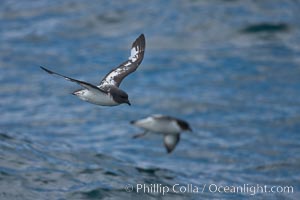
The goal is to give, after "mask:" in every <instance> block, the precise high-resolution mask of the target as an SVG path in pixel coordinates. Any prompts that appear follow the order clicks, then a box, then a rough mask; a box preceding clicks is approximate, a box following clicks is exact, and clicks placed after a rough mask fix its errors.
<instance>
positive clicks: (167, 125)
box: [136, 118, 180, 134]
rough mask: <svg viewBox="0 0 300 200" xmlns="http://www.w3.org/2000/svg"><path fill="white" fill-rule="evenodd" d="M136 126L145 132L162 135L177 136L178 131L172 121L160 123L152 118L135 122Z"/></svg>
mask: <svg viewBox="0 0 300 200" xmlns="http://www.w3.org/2000/svg"><path fill="white" fill-rule="evenodd" d="M136 125H137V126H139V127H141V128H144V129H146V130H149V131H152V132H157V133H163V134H177V133H179V132H180V129H179V127H178V125H177V124H176V122H174V121H169V122H166V121H160V120H155V119H152V118H146V119H142V120H139V121H137V122H136Z"/></svg>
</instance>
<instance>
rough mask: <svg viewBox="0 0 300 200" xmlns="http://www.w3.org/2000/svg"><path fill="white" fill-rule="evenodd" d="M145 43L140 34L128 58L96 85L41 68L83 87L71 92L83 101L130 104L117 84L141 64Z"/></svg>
mask: <svg viewBox="0 0 300 200" xmlns="http://www.w3.org/2000/svg"><path fill="white" fill-rule="evenodd" d="M145 45H146V42H145V36H144V34H141V35H140V36H139V37H138V38H137V39H136V40H135V41H134V42H133V44H132V47H131V53H130V57H129V58H128V60H127V61H125V62H123V63H122V64H121V65H120V66H119V67H117V68H115V69H113V70H111V71H110V72H109V73H108V74H107V75H106V76H105V77H104V78H103V80H102V81H101V82H100V85H98V86H96V85H93V84H90V83H88V82H84V81H80V80H76V79H73V78H70V77H67V76H64V75H61V74H59V73H56V72H53V71H50V70H49V69H46V68H44V67H41V68H42V69H43V70H45V71H46V72H48V73H49V74H55V75H58V76H61V77H63V78H65V79H66V80H68V81H72V82H75V83H77V84H79V85H81V86H82V87H84V89H79V90H76V91H74V92H73V93H72V94H74V95H76V96H78V97H79V98H80V99H81V100H83V101H87V102H89V103H93V104H96V105H101V106H116V105H119V104H122V103H127V104H128V105H131V104H130V102H129V100H128V94H127V93H126V92H124V91H123V90H121V89H120V88H119V86H120V84H121V82H122V80H123V79H124V78H125V77H126V76H127V75H129V74H130V73H132V72H134V71H135V70H136V69H137V68H138V66H139V65H140V64H141V62H142V60H143V58H144V52H145Z"/></svg>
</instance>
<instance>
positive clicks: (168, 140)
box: [164, 133, 180, 153]
mask: <svg viewBox="0 0 300 200" xmlns="http://www.w3.org/2000/svg"><path fill="white" fill-rule="evenodd" d="M179 140H180V134H179V133H178V134H176V135H171V134H170V135H165V136H164V144H165V147H166V149H167V152H168V153H171V152H172V151H173V150H174V149H175V147H176V144H177V143H178V142H179Z"/></svg>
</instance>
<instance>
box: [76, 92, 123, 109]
mask: <svg viewBox="0 0 300 200" xmlns="http://www.w3.org/2000/svg"><path fill="white" fill-rule="evenodd" d="M78 97H79V98H80V99H81V100H83V101H87V102H89V103H92V104H97V105H101V106H116V105H118V103H116V102H115V101H113V99H112V97H111V96H110V95H108V94H106V93H102V92H97V93H94V92H91V91H90V90H82V93H81V94H80V95H78Z"/></svg>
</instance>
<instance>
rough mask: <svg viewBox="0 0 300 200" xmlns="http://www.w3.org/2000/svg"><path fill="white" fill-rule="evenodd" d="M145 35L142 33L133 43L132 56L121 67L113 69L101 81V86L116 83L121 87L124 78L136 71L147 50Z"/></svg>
mask: <svg viewBox="0 0 300 200" xmlns="http://www.w3.org/2000/svg"><path fill="white" fill-rule="evenodd" d="M145 45H146V42H145V36H144V34H141V35H140V36H139V37H138V38H137V39H136V40H135V41H134V42H133V44H132V47H131V53H130V57H129V58H128V60H127V61H125V62H123V63H122V64H121V65H120V66H119V67H117V68H115V69H113V70H111V71H110V72H109V73H108V74H107V75H106V76H105V77H104V78H103V80H102V81H101V83H100V86H99V87H103V86H106V85H114V86H116V87H119V86H120V84H121V82H122V80H123V79H124V78H125V77H126V76H127V75H128V74H130V73H132V72H134V71H135V70H136V69H137V68H138V66H139V65H140V64H141V62H142V60H143V58H144V52H145Z"/></svg>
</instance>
